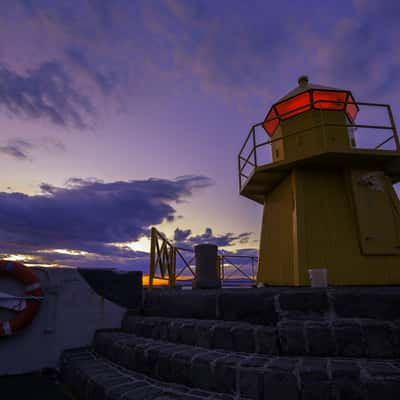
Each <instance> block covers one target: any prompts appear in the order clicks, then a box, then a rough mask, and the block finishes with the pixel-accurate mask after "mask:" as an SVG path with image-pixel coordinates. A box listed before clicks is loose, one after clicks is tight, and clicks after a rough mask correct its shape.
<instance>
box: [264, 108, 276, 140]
mask: <svg viewBox="0 0 400 400" xmlns="http://www.w3.org/2000/svg"><path fill="white" fill-rule="evenodd" d="M278 125H279V119H278V118H277V115H276V112H275V110H274V109H273V108H271V110H270V111H269V113H268V114H267V117H266V118H265V121H264V122H263V127H264V129H265V130H266V132H267V133H268V135H269V136H272V135H273V134H274V132H275V130H276V128H277V127H278Z"/></svg>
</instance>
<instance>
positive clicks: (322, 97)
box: [313, 90, 347, 110]
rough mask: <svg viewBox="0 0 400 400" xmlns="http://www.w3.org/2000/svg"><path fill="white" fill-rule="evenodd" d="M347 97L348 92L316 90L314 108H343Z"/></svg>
mask: <svg viewBox="0 0 400 400" xmlns="http://www.w3.org/2000/svg"><path fill="white" fill-rule="evenodd" d="M346 97H347V93H346V92H328V91H325V90H324V91H323V90H314V91H313V98H314V108H315V109H318V110H343V109H344V106H345V101H346ZM336 102H337V103H336Z"/></svg>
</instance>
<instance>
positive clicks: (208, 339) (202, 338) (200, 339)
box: [195, 321, 216, 349]
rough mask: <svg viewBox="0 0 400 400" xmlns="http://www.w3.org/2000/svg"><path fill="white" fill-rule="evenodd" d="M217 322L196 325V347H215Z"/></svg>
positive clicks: (202, 322)
mask: <svg viewBox="0 0 400 400" xmlns="http://www.w3.org/2000/svg"><path fill="white" fill-rule="evenodd" d="M215 325H216V323H215V321H198V322H197V323H196V328H195V330H196V345H197V346H200V347H205V348H209V349H210V348H212V347H213V329H214V326H215Z"/></svg>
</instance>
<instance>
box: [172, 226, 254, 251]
mask: <svg viewBox="0 0 400 400" xmlns="http://www.w3.org/2000/svg"><path fill="white" fill-rule="evenodd" d="M251 235H252V233H251V232H245V233H241V234H238V235H236V234H234V233H226V234H223V235H214V234H213V231H212V229H211V228H206V230H205V232H204V233H202V234H200V235H194V236H192V231H191V230H190V229H187V230H181V229H179V228H177V229H175V232H174V242H175V243H176V244H177V246H182V247H193V246H196V245H197V244H200V243H212V244H216V245H217V246H219V247H225V246H231V245H233V244H237V243H242V244H243V243H247V242H248V241H249V238H250V236H251Z"/></svg>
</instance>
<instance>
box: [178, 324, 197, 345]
mask: <svg viewBox="0 0 400 400" xmlns="http://www.w3.org/2000/svg"><path fill="white" fill-rule="evenodd" d="M181 342H182V343H184V344H187V345H194V344H195V343H196V328H195V325H194V322H184V323H182V325H181Z"/></svg>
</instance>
